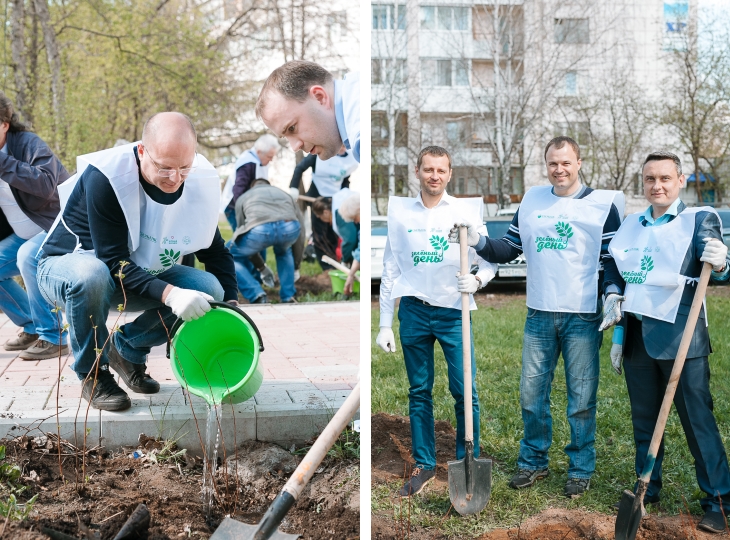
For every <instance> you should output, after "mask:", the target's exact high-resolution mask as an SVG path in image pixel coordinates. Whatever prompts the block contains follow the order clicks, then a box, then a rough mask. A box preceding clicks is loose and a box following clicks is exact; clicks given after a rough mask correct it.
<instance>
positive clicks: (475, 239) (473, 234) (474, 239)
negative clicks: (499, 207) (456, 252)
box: [449, 221, 481, 247]
mask: <svg viewBox="0 0 730 540" xmlns="http://www.w3.org/2000/svg"><path fill="white" fill-rule="evenodd" d="M459 227H466V243H467V244H469V246H470V247H474V246H476V245H477V244H478V243H479V238H480V237H481V235H480V234H479V233H478V232H477V228H476V227H475V226H474V225H472V224H471V223H467V222H466V221H463V222H461V223H454V226H453V227H452V228H451V230H450V231H449V242H451V243H452V244H458V243H459Z"/></svg>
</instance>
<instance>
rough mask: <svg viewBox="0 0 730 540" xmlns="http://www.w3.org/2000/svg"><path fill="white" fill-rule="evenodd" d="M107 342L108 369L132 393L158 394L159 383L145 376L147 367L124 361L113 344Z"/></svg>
mask: <svg viewBox="0 0 730 540" xmlns="http://www.w3.org/2000/svg"><path fill="white" fill-rule="evenodd" d="M109 341H110V344H109V367H110V368H112V369H113V370H114V371H116V372H117V373H119V376H120V377H121V378H122V380H123V381H124V384H126V385H127V387H128V388H129V389H130V390H131V391H132V392H137V393H139V394H156V393H157V392H159V391H160V383H158V382H157V381H156V380H154V379H153V378H152V377H150V376H149V375H148V374H147V365H146V364H135V363H132V362H130V361H128V360H125V359H124V358H123V357H122V355H121V354H119V351H117V348H116V347H115V346H114V342H113V341H112V340H109Z"/></svg>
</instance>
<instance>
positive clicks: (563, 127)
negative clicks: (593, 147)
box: [555, 122, 590, 146]
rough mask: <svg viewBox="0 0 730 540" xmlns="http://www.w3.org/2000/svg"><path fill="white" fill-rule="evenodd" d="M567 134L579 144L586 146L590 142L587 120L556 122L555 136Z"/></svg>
mask: <svg viewBox="0 0 730 540" xmlns="http://www.w3.org/2000/svg"><path fill="white" fill-rule="evenodd" d="M566 135H567V136H568V137H570V138H571V139H573V140H574V141H575V142H577V143H578V145H579V146H587V145H588V143H589V142H590V132H589V130H588V122H558V132H557V133H556V134H555V136H556V137H560V136H566Z"/></svg>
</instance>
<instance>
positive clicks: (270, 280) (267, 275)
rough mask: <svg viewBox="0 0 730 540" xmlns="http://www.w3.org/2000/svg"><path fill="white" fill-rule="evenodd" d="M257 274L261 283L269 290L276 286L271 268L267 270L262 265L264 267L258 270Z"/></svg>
mask: <svg viewBox="0 0 730 540" xmlns="http://www.w3.org/2000/svg"><path fill="white" fill-rule="evenodd" d="M259 274H260V275H261V281H262V282H263V283H264V285H266V286H267V287H268V288H269V289H272V288H273V287H274V286H275V285H276V281H275V279H274V272H272V270H271V268H269V267H268V266H267V265H264V267H263V268H262V269H261V270H259Z"/></svg>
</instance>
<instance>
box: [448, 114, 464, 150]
mask: <svg viewBox="0 0 730 540" xmlns="http://www.w3.org/2000/svg"><path fill="white" fill-rule="evenodd" d="M446 140H447V141H448V142H449V144H450V145H452V146H464V145H465V144H466V123H465V122H463V121H460V120H452V121H450V122H446Z"/></svg>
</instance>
